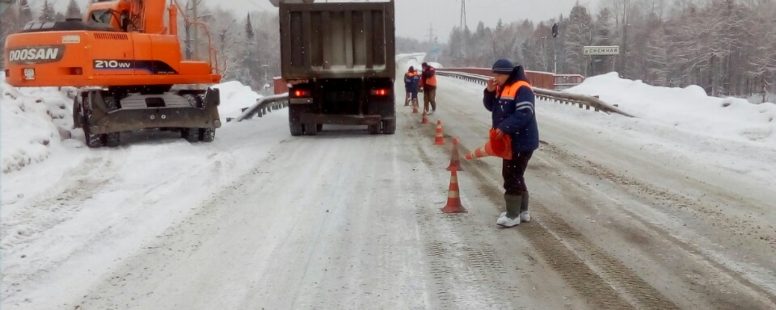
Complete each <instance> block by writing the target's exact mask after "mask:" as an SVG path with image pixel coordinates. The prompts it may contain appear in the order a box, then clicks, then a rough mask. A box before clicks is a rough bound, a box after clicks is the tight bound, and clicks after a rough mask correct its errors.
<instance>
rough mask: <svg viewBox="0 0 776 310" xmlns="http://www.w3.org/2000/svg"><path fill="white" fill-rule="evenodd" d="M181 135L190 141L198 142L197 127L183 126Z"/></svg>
mask: <svg viewBox="0 0 776 310" xmlns="http://www.w3.org/2000/svg"><path fill="white" fill-rule="evenodd" d="M181 136H182V137H183V138H184V139H186V141H189V142H191V143H197V142H199V128H183V129H182V130H181Z"/></svg>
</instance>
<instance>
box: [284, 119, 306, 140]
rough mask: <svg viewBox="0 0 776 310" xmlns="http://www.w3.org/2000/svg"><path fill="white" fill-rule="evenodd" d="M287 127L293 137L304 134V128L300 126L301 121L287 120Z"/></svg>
mask: <svg viewBox="0 0 776 310" xmlns="http://www.w3.org/2000/svg"><path fill="white" fill-rule="evenodd" d="M288 127H289V129H290V130H291V135H292V136H294V137H297V136H301V135H302V134H304V128H303V127H302V123H299V122H288Z"/></svg>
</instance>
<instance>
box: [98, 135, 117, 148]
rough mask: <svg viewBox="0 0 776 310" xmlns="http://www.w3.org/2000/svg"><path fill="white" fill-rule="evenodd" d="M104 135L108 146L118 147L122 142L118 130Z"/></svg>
mask: <svg viewBox="0 0 776 310" xmlns="http://www.w3.org/2000/svg"><path fill="white" fill-rule="evenodd" d="M102 136H103V138H104V139H105V146H107V147H117V146H119V145H120V144H121V134H120V133H118V132H111V133H108V134H104V135H102Z"/></svg>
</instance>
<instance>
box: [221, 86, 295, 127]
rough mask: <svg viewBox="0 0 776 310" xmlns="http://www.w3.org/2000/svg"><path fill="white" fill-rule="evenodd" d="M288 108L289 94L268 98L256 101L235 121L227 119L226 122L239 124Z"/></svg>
mask: <svg viewBox="0 0 776 310" xmlns="http://www.w3.org/2000/svg"><path fill="white" fill-rule="evenodd" d="M287 106H288V93H283V94H279V95H272V96H267V97H263V98H259V99H256V103H255V104H254V105H253V106H251V107H249V108H247V109H245V110H243V112H242V114H240V116H237V117H236V118H234V119H229V118H227V120H226V121H227V122H231V121H232V120H235V121H238V122H242V121H244V120H246V119H251V118H253V117H254V116H256V115H258V116H259V117H262V116H264V115H265V114H267V113H269V112H272V111H275V110H280V109H282V108H285V107H287Z"/></svg>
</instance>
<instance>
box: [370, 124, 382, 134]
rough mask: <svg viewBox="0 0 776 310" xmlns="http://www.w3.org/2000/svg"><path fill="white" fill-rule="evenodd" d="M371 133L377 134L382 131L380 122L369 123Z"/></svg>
mask: <svg viewBox="0 0 776 310" xmlns="http://www.w3.org/2000/svg"><path fill="white" fill-rule="evenodd" d="M368 130H369V134H370V135H376V134H379V133H380V123H377V124H374V125H369V127H368Z"/></svg>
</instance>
